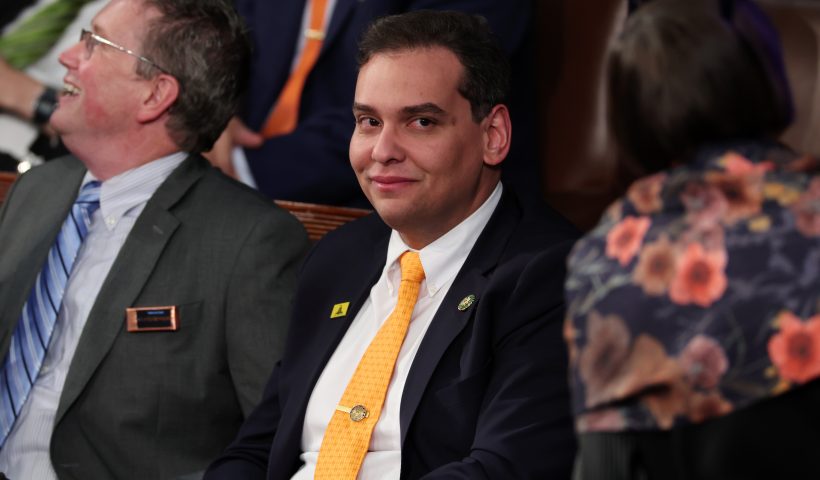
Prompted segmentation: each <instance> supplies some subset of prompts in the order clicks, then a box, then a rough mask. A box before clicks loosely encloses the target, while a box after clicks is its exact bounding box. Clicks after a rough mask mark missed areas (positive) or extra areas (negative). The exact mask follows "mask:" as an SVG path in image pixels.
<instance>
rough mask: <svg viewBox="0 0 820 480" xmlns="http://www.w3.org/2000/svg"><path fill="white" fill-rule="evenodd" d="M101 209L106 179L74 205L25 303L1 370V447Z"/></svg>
mask: <svg viewBox="0 0 820 480" xmlns="http://www.w3.org/2000/svg"><path fill="white" fill-rule="evenodd" d="M99 207H100V182H96V181H92V182H88V183H87V184H85V185H84V186H83V188H82V190H81V191H80V194H79V195H78V196H77V199H76V200H75V201H74V204H73V205H72V206H71V211H70V212H69V215H68V217H66V219H65V221H64V222H63V226H62V228H61V229H60V232H59V233H58V234H57V240H56V241H55V242H54V245H53V246H52V247H51V250H49V252H48V257H47V258H46V262H45V264H44V265H43V269H42V270H41V271H40V273H39V274H38V275H37V279H36V280H35V282H34V287H33V288H32V289H31V292H30V293H29V296H28V300H26V304H25V305H24V306H23V313H22V314H21V315H20V319H19V320H18V321H17V326H16V327H15V329H14V334H13V335H12V337H11V344H10V345H9V350H8V353H7V354H6V358H5V360H4V362H3V367H2V370H0V447H2V446H3V444H5V443H6V438H7V437H8V434H9V432H11V429H12V427H14V422H15V420H17V416H18V415H19V414H20V411H21V410H22V409H23V405H24V404H25V402H26V399H27V398H28V394H29V392H30V391H31V387H32V385H33V384H34V381H35V380H36V379H37V375H38V374H39V372H40V367H41V366H42V364H43V360H44V359H45V356H46V349H47V348H48V344H49V341H50V340H51V333H52V332H53V331H54V324H55V322H56V321H57V314H58V312H59V311H60V305H61V304H62V301H63V291H64V290H65V287H66V283H67V282H68V276H69V274H70V273H71V268H72V267H73V266H74V259H75V258H76V257H77V252H78V251H79V250H80V245H82V243H83V239H84V238H85V236H86V235H87V234H88V228H89V227H90V225H91V216H92V215H93V214H94V212H95V211H96V210H97V209H98V208H99Z"/></svg>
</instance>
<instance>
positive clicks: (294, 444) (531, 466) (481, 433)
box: [207, 191, 575, 480]
mask: <svg viewBox="0 0 820 480" xmlns="http://www.w3.org/2000/svg"><path fill="white" fill-rule="evenodd" d="M574 236H575V233H574V229H573V228H572V227H569V226H568V224H566V223H565V221H564V220H563V219H560V218H559V217H558V216H557V215H555V214H552V215H550V216H543V215H541V216H538V217H526V216H524V214H523V213H522V210H521V207H520V206H519V202H518V201H517V199H516V198H515V195H514V194H512V193H511V192H509V191H505V192H504V195H503V196H502V198H501V202H500V203H499V205H498V207H497V208H496V210H495V212H494V213H493V216H492V218H491V219H490V221H489V223H488V224H487V226H486V227H485V228H484V230H483V232H482V233H481V235H480V237H479V238H478V241H477V242H476V244H475V246H474V247H473V249H472V251H471V252H470V255H469V257H468V258H467V260H466V262H465V263H464V265H463V266H462V268H461V270H460V271H459V273H458V275H457V277H456V279H455V281H454V282H453V284H452V286H451V287H450V289H449V291H448V292H447V296H446V297H445V298H444V301H443V302H442V304H441V306H440V307H439V310H438V311H437V312H436V314H435V317H434V318H433V321H432V323H431V324H430V327H429V329H428V330H427V332H426V334H425V336H424V339H423V340H422V343H421V346H420V347H419V350H418V353H417V354H416V356H415V361H414V362H413V366H412V369H411V370H410V373H409V376H408V377H407V382H406V383H405V388H404V394H403V395H402V401H401V415H400V424H401V435H402V450H401V459H402V461H401V469H402V478H419V477H421V476H425V477H424V478H497V479H501V478H540V479H546V478H569V474H570V471H571V468H572V459H573V455H574V452H575V442H574V439H573V430H572V422H571V419H570V415H569V396H568V391H567V386H566V369H567V358H566V349H565V348H564V346H563V345H562V340H561V329H562V321H563V313H564V308H563V301H562V295H563V287H562V279H563V271H564V259H565V257H566V255H567V253H568V251H569V248H570V246H571V244H572V242H573V240H574ZM389 237H390V228H389V227H387V226H386V225H385V224H384V223H383V222H382V221H381V220H380V219H379V217H378V216H376V215H371V216H369V217H367V218H365V219H362V220H359V221H356V222H354V223H352V224H349V225H347V226H345V227H342V228H340V229H339V230H337V231H335V232H332V233H330V234H328V235H327V237H326V238H325V239H323V240H322V241H321V242H320V243H319V244H318V245H317V246H316V248H315V249H314V250H313V251H312V252H311V254H310V256H309V257H308V259H307V260H306V261H305V266H304V269H303V271H302V274H301V277H300V283H299V288H298V290H297V293H296V297H295V299H294V308H293V318H294V319H295V321H294V322H293V323H292V324H291V330H290V332H289V333H288V343H287V346H286V349H285V355H284V357H283V358H282V361H281V363H280V364H279V365H278V366H277V368H276V369H275V370H274V374H273V376H272V377H271V380H270V383H269V384H268V386H267V389H266V391H265V397H264V400H263V402H262V403H261V404H260V405H259V407H258V408H257V409H256V410H255V411H254V413H253V414H252V415H251V417H250V418H249V419H248V421H247V422H246V423H245V425H244V426H243V427H242V430H241V431H240V435H239V438H238V439H237V441H236V442H235V443H234V444H233V445H232V446H231V447H230V448H229V449H228V450H227V451H226V453H225V454H223V456H222V457H221V458H220V459H219V460H218V461H217V462H216V463H215V465H214V466H212V467H211V468H212V471H210V472H209V474H210V475H209V476H207V478H208V479H235V478H243V479H246V478H267V479H268V480H286V479H289V478H290V477H291V476H292V475H293V474H294V473H295V472H296V470H298V469H299V467H300V466H301V460H300V459H299V455H300V454H301V452H302V450H301V446H300V444H301V438H302V427H303V423H304V420H305V418H304V416H305V409H306V407H307V403H308V400H309V398H310V395H311V392H312V391H313V388H314V385H315V383H316V381H317V380H318V378H319V375H320V374H321V373H322V370H323V369H324V367H325V364H326V363H327V361H328V360H329V358H330V356H331V355H332V354H333V352H334V350H335V349H336V346H337V345H338V343H339V341H340V340H341V339H342V337H343V336H344V334H345V331H346V330H347V328H348V327H349V326H350V323H351V322H352V320H353V319H354V318H355V316H356V314H357V312H358V311H359V309H360V308H361V306H362V304H363V303H364V301H365V300H366V299H367V297H368V295H369V293H370V289H371V287H372V286H373V284H374V283H375V282H376V281H377V280H378V278H379V275H380V274H381V272H382V269H383V268H384V263H385V256H386V251H387V244H388V239H389ZM363 245H366V246H367V248H362V246H363ZM371 247H372V248H371ZM470 294H473V295H475V296H476V298H477V299H478V301H477V302H476V303H475V304H473V305H472V306H471V307H470V308H468V309H467V310H466V311H460V310H459V309H458V308H457V306H458V304H459V302H460V301H461V300H462V299H463V298H465V297H466V296H467V295H470ZM344 301H350V309H349V311H348V314H347V316H346V317H344V318H338V319H330V318H329V317H328V313H329V312H331V311H332V308H333V306H334V304H337V303H339V302H344ZM351 368H353V366H351ZM266 468H267V474H266V473H265V471H266Z"/></svg>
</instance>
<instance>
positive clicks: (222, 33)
mask: <svg viewBox="0 0 820 480" xmlns="http://www.w3.org/2000/svg"><path fill="white" fill-rule="evenodd" d="M141 1H142V2H143V4H144V5H145V6H146V7H154V8H156V9H157V10H158V11H159V12H160V15H159V16H158V17H157V18H155V19H152V20H151V22H150V24H149V27H148V30H147V32H146V34H145V38H143V42H142V54H143V55H144V56H146V57H148V58H150V59H151V60H152V61H153V62H155V63H156V64H157V65H159V66H160V67H162V68H163V69H164V70H167V72H168V73H170V74H171V75H173V76H174V77H175V78H176V79H177V81H178V82H179V84H180V93H179V97H178V98H177V100H176V102H175V103H174V104H173V106H172V107H171V109H170V111H169V113H170V118H169V121H168V124H167V127H168V132H169V134H170V136H171V138H172V139H173V140H174V142H175V143H176V144H177V145H178V146H179V148H180V149H182V150H184V151H188V152H204V151H207V150H210V149H211V147H212V146H213V144H214V142H215V141H216V139H217V138H219V135H220V133H221V132H222V131H223V130H224V129H225V126H226V125H227V123H228V121H229V120H230V118H231V116H232V115H233V114H234V113H235V112H236V110H237V107H238V105H239V99H240V96H241V95H242V92H243V91H244V89H245V86H246V83H247V80H248V68H249V66H248V62H249V57H250V40H249V39H248V36H247V32H246V28H245V26H244V24H243V22H242V20H241V19H240V18H239V15H238V14H237V13H236V11H235V10H234V8H233V5H232V2H230V1H229V0H141ZM137 73H139V74H140V75H141V76H143V77H145V78H152V77H153V76H155V75H157V74H158V73H159V71H158V70H157V69H156V68H154V67H152V66H151V65H149V64H147V63H145V62H139V65H138V67H137Z"/></svg>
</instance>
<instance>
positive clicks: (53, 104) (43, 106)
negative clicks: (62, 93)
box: [33, 87, 57, 125]
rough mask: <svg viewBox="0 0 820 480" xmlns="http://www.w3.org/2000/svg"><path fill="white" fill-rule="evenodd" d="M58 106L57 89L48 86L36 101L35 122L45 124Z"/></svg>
mask: <svg viewBox="0 0 820 480" xmlns="http://www.w3.org/2000/svg"><path fill="white" fill-rule="evenodd" d="M56 108H57V90H56V89H54V88H53V87H46V88H45V90H43V93H41V94H40V96H39V97H37V101H35V102H34V118H33V120H34V123H36V124H37V125H45V124H46V123H48V119H49V118H51V114H52V113H54V109H56Z"/></svg>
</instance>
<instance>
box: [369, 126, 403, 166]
mask: <svg viewBox="0 0 820 480" xmlns="http://www.w3.org/2000/svg"><path fill="white" fill-rule="evenodd" d="M370 155H371V157H372V158H373V161H375V162H379V163H390V162H400V161H402V160H403V159H404V148H403V147H402V142H401V137H400V135H399V133H398V132H396V131H395V129H394V128H392V127H389V126H387V125H385V126H384V127H383V128H382V129H381V131H380V132H379V136H378V138H376V143H375V145H373V151H372V152H371V154H370Z"/></svg>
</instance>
